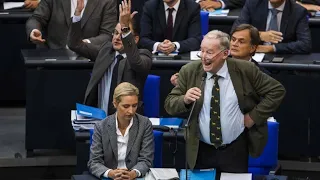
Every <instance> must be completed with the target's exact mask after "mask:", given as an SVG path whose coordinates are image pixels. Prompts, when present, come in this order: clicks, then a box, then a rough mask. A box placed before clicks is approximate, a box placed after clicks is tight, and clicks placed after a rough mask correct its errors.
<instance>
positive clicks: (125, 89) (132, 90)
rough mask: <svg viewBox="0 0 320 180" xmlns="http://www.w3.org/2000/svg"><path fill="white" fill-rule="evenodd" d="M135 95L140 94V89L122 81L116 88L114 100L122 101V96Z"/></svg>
mask: <svg viewBox="0 0 320 180" xmlns="http://www.w3.org/2000/svg"><path fill="white" fill-rule="evenodd" d="M134 95H135V96H139V89H138V88H137V87H135V86H134V85H132V84H130V83H128V82H123V83H120V84H119V85H118V86H117V87H116V89H115V90H114V93H113V101H115V102H116V103H120V102H121V97H122V96H134Z"/></svg>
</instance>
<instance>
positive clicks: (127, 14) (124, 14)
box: [119, 0, 138, 28]
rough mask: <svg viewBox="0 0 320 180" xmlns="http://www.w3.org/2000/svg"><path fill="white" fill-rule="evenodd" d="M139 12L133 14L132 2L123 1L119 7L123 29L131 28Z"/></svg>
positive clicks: (129, 0)
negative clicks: (130, 25)
mask: <svg viewBox="0 0 320 180" xmlns="http://www.w3.org/2000/svg"><path fill="white" fill-rule="evenodd" d="M137 13H138V12H137V11H134V12H133V13H131V0H128V2H127V0H123V1H122V2H121V4H120V5H119V23H120V25H121V28H123V27H129V24H130V22H131V19H132V18H133V17H134V15H135V14H137Z"/></svg>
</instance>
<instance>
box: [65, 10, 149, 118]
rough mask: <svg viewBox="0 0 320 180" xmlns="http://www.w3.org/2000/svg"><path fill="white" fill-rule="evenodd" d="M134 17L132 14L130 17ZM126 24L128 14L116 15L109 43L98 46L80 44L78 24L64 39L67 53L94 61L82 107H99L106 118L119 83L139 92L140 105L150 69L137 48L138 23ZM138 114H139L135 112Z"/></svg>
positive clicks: (143, 52) (144, 53) (145, 53)
mask: <svg viewBox="0 0 320 180" xmlns="http://www.w3.org/2000/svg"><path fill="white" fill-rule="evenodd" d="M80 9H81V8H80ZM130 9H131V8H129V10H130ZM129 12H130V11H129ZM135 13H136V12H133V13H132V17H133V16H134V14H135ZM75 15H78V14H75ZM130 21H131V18H130V13H129V15H128V14H125V13H123V14H122V15H121V14H120V18H119V23H118V24H117V26H116V28H115V29H114V32H113V38H112V43H111V42H108V41H107V42H105V43H104V44H103V45H102V46H96V45H93V44H90V43H84V42H83V41H82V38H83V35H82V31H81V22H75V23H72V25H71V29H70V32H69V36H68V38H69V39H68V46H69V48H70V49H71V50H73V51H75V52H76V53H78V54H80V55H81V56H84V57H87V58H89V59H91V60H93V61H95V63H94V66H93V70H92V74H91V78H90V81H89V84H88V86H87V90H86V92H85V98H84V103H85V104H87V105H90V106H95V107H99V108H101V109H103V110H105V111H106V113H107V114H112V113H114V112H115V109H114V107H113V105H112V103H111V102H112V101H111V100H112V94H113V91H114V89H115V87H116V85H117V84H119V83H121V82H129V83H131V84H133V85H134V86H136V87H137V88H138V89H139V92H140V94H141V95H140V96H139V98H140V99H139V100H140V104H141V101H142V99H143V96H142V95H143V88H144V83H145V80H146V78H147V76H148V74H149V71H150V69H151V65H152V54H151V53H150V51H148V50H146V49H140V50H139V49H138V48H137V45H136V43H137V42H138V41H139V35H138V33H139V28H138V23H137V22H136V21H133V22H132V23H131V24H130ZM138 112H139V113H142V112H143V111H142V109H139V110H138Z"/></svg>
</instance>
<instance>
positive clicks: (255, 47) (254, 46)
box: [250, 45, 258, 54]
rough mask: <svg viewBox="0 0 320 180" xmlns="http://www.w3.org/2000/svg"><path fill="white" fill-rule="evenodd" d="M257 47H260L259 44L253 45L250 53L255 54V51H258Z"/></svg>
mask: <svg viewBox="0 0 320 180" xmlns="http://www.w3.org/2000/svg"><path fill="white" fill-rule="evenodd" d="M257 48H258V46H257V45H251V48H250V54H253V53H254V52H256V50H257Z"/></svg>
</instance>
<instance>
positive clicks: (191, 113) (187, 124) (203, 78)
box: [184, 72, 207, 180]
mask: <svg viewBox="0 0 320 180" xmlns="http://www.w3.org/2000/svg"><path fill="white" fill-rule="evenodd" d="M206 77H207V73H206V72H204V73H203V74H202V78H201V83H200V89H203V85H204V80H205V79H206ZM196 103H197V100H195V101H194V102H193V104H192V107H191V111H190V114H189V117H188V119H187V123H186V124H185V126H184V127H185V130H186V143H185V151H186V157H185V161H186V162H185V168H186V180H188V160H187V158H188V150H187V149H188V146H187V145H188V136H189V124H190V120H191V116H192V115H193V110H194V107H195V105H196Z"/></svg>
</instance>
